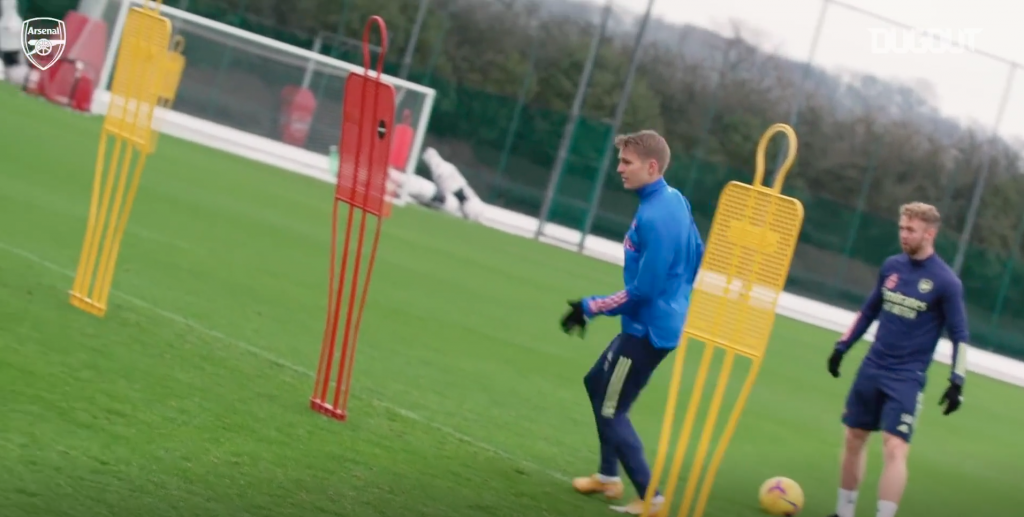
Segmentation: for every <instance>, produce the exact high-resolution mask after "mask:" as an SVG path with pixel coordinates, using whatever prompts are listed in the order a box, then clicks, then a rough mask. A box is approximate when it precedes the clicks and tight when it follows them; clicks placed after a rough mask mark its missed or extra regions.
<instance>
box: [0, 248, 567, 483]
mask: <svg viewBox="0 0 1024 517" xmlns="http://www.w3.org/2000/svg"><path fill="white" fill-rule="evenodd" d="M0 249H4V250H6V251H8V252H10V253H12V254H14V255H18V256H20V257H22V258H26V259H28V260H31V261H33V262H35V263H37V264H39V265H41V266H44V267H46V268H49V269H52V270H54V271H56V272H58V273H62V274H64V275H66V276H69V277H71V278H74V276H75V273H73V272H72V271H69V270H67V269H64V268H62V267H60V266H58V265H56V264H54V263H52V262H49V261H47V260H45V259H43V258H41V257H39V256H37V255H34V254H32V253H30V252H28V251H25V250H23V249H21V248H18V247H15V246H11V245H10V244H7V243H4V242H0ZM111 292H112V293H113V294H115V295H117V296H120V297H121V298H123V299H125V300H127V301H129V302H131V303H133V304H135V305H138V306H139V307H142V308H145V309H148V310H150V311H152V312H155V313H156V314H159V315H160V316H163V317H165V318H167V319H169V320H172V321H174V322H176V323H180V324H182V325H185V326H187V327H191V328H193V329H195V330H197V331H199V332H202V333H204V334H206V335H208V336H211V337H214V338H217V339H219V340H221V341H224V342H225V343H229V344H231V345H234V346H236V347H238V348H241V349H243V350H245V351H247V352H250V353H252V354H255V355H258V356H260V357H262V358H264V359H266V360H268V361H270V362H272V363H274V364H276V365H278V366H283V367H285V368H287V369H289V370H292V371H294V372H296V373H301V374H303V375H306V376H309V377H314V376H315V374H314V373H313V372H312V371H310V370H307V369H306V368H303V367H301V366H298V365H295V364H292V363H290V362H288V361H286V360H284V359H281V358H280V357H277V356H275V355H273V354H271V353H270V352H267V351H266V350H263V349H261V348H258V347H255V346H253V345H250V344H248V343H246V342H244V341H240V340H238V339H235V338H232V337H230V336H227V335H225V334H223V333H221V332H218V331H216V330H213V329H209V328H206V327H204V326H202V325H200V324H198V323H196V322H194V321H191V320H189V319H188V318H185V317H184V316H181V315H179V314H175V313H173V312H170V311H166V310H164V309H161V308H159V307H157V306H155V305H153V304H151V303H149V302H145V301H143V300H140V299H138V298H136V297H134V296H131V295H129V294H125V293H122V292H119V291H116V290H113V289H112V290H111ZM370 402H372V403H373V404H375V405H378V406H380V407H383V408H386V409H389V410H391V411H393V412H395V413H397V414H399V415H401V416H404V417H406V418H408V419H410V420H415V421H417V422H420V423H422V424H426V425H428V426H430V427H433V428H434V429H437V430H438V431H441V432H442V433H445V434H447V435H449V436H451V437H452V438H455V439H457V440H459V441H462V442H465V443H468V444H470V445H472V446H474V447H476V448H478V449H482V450H484V451H487V452H489V453H491V454H494V455H495V456H499V457H502V458H504V459H506V460H509V461H511V462H513V463H518V464H519V465H520V466H523V467H526V468H529V469H531V470H534V471H537V472H542V473H544V474H546V475H548V476H551V477H553V478H555V479H557V480H559V481H569V476H567V475H565V474H562V473H560V472H555V471H553V470H550V469H547V468H544V467H541V466H540V465H537V464H536V463H532V462H529V461H526V460H524V459H522V458H518V457H516V456H513V455H511V454H509V453H507V452H505V451H502V450H501V449H498V448H496V447H493V446H491V445H488V444H486V443H484V442H481V441H479V440H477V439H475V438H471V437H469V436H466V435H464V434H462V433H460V432H458V431H456V430H454V429H452V428H450V427H448V426H444V425H441V424H438V423H436V422H433V421H431V420H428V419H426V418H424V417H423V416H420V415H419V414H418V413H415V412H413V411H410V410H408V409H405V408H402V407H399V406H396V405H394V404H391V403H388V402H385V401H383V400H378V399H374V398H370Z"/></svg>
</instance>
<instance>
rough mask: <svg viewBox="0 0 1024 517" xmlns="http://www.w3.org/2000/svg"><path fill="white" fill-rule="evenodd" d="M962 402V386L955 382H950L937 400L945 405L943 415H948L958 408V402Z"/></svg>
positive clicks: (941, 404)
mask: <svg viewBox="0 0 1024 517" xmlns="http://www.w3.org/2000/svg"><path fill="white" fill-rule="evenodd" d="M963 402H964V387H963V386H961V385H959V384H957V383H955V382H950V383H949V387H948V388H946V392H945V393H943V394H942V399H940V400H939V405H940V406H946V409H944V410H943V411H942V414H943V415H948V414H950V413H952V412H954V411H956V410H957V409H960V404H963Z"/></svg>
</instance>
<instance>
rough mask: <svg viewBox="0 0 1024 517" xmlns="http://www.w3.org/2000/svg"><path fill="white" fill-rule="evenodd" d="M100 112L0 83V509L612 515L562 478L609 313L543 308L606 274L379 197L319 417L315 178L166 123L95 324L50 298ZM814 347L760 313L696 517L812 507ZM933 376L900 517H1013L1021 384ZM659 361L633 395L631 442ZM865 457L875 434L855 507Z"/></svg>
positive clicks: (656, 405) (606, 287)
mask: <svg viewBox="0 0 1024 517" xmlns="http://www.w3.org/2000/svg"><path fill="white" fill-rule="evenodd" d="M99 126H100V119H99V118H94V117H86V116H83V115H80V114H74V113H70V112H67V111H65V110H64V109H62V108H58V107H55V106H52V105H50V104H47V103H45V102H43V101H39V100H36V99H30V98H26V97H24V96H23V95H22V94H21V93H20V92H18V91H17V90H14V89H12V88H10V87H6V86H0V142H2V144H0V145H2V148H3V151H2V152H0V160H2V161H0V515H3V516H4V517H21V516H24V517H43V516H46V517H58V516H75V517H81V516H89V517H99V516H103V515H116V516H123V517H130V516H135V515H137V516H147V517H157V516H172V515H173V516H192V515H196V516H198V515H208V516H231V515H250V516H266V517H271V516H273V517H282V516H302V517H313V516H319V515H324V516H328V515H330V516H339V515H342V516H343V515H353V516H355V515H360V516H366V515H381V516H388V517H393V516H420V515H423V516H428V515H429V516H445V517H463V516H466V517H468V516H471V515H472V516H492V515H493V516H499V515H503V516H510V517H526V516H539V515H551V516H585V515H609V514H610V512H609V511H608V510H607V509H606V507H605V505H604V504H602V502H601V501H599V500H596V499H595V500H591V499H587V498H585V497H582V496H579V495H576V494H574V493H573V492H572V490H571V488H570V487H569V485H568V478H569V477H570V476H572V475H579V474H588V473H590V472H591V471H592V470H593V469H594V468H595V466H596V456H595V453H596V438H595V436H594V426H593V423H592V418H593V417H592V415H591V412H590V408H589V405H588V403H587V402H586V397H585V394H584V390H583V385H582V376H583V374H584V372H585V371H586V370H587V369H588V368H589V367H590V365H591V364H592V362H593V361H594V360H595V357H596V356H597V354H599V352H600V351H601V350H602V348H603V347H604V345H605V344H606V342H607V340H608V339H609V338H611V337H612V335H613V334H614V332H615V328H616V327H615V322H614V321H613V320H603V321H600V322H598V323H597V324H595V325H593V327H592V328H591V330H590V332H589V333H588V335H587V338H586V340H579V339H576V338H568V337H566V336H565V335H563V334H562V333H561V332H560V331H559V329H558V326H557V319H558V317H559V316H560V315H561V313H562V311H563V309H565V300H566V299H568V298H570V297H574V296H579V295H583V294H590V293H604V292H612V291H613V290H615V289H616V288H617V287H618V285H619V282H620V281H619V279H618V278H619V270H618V268H617V267H615V266H614V265H611V264H606V263H603V262H599V261H596V260H593V259H589V258H586V257H583V256H580V255H576V254H573V253H570V252H567V251H563V250H561V249H557V248H554V247H549V246H545V245H543V244H539V243H536V242H532V241H529V240H525V239H521V238H517V237H513V236H509V235H505V234H502V233H499V232H497V231H494V230H491V229H488V228H485V227H482V226H477V225H473V224H470V223H467V222H464V221H461V220H457V219H455V218H451V217H447V216H443V215H440V214H437V213H433V212H429V211H426V210H421V209H417V208H408V209H398V210H396V211H395V214H394V216H393V217H392V218H391V219H390V220H388V221H387V223H386V226H385V230H384V235H383V237H382V241H381V247H380V255H379V261H378V268H377V270H376V272H375V276H374V286H373V291H372V294H371V296H370V301H369V304H368V307H367V311H366V317H365V320H364V329H363V333H362V337H361V341H360V348H359V359H358V361H357V362H356V368H355V369H356V374H355V384H354V389H355V394H354V395H353V397H352V400H351V407H350V409H351V419H350V421H349V422H347V423H344V424H343V423H339V422H336V421H334V420H331V419H328V418H325V417H323V416H320V415H318V414H316V413H314V412H312V411H310V410H309V408H308V403H307V400H308V397H309V395H310V392H311V389H312V384H313V379H312V374H311V371H312V370H315V368H316V361H317V357H318V354H319V343H320V337H321V332H322V328H323V322H324V304H325V302H326V300H325V299H326V293H325V291H326V289H325V287H324V286H325V281H326V276H327V251H328V243H329V232H330V206H331V202H330V199H331V198H330V196H331V189H330V186H328V185H326V184H324V183H320V182H317V181H314V180H311V179H307V178H303V177H300V176H297V175H293V174H288V173H284V172H282V171H279V170H276V169H274V168H271V167H268V166H265V165H261V164H258V163H253V162H249V161H246V160H242V159H240V158H237V157H234V156H230V155H227V154H224V153H221V152H217V151H213V150H209V149H206V148H203V147H200V146H198V145H192V144H189V143H184V142H182V141H179V140H175V139H173V138H169V137H166V136H165V137H163V138H162V139H161V140H160V148H159V150H158V152H157V153H156V154H155V155H154V156H153V157H152V159H151V160H150V163H149V165H148V167H147V170H146V173H145V177H144V178H143V184H142V188H141V189H140V194H139V196H138V199H137V202H136V205H135V211H134V213H133V216H132V220H131V224H130V225H129V228H128V231H127V233H126V234H125V238H124V243H123V246H122V250H121V257H120V262H119V264H118V272H117V276H116V280H115V284H114V289H115V294H114V295H113V296H112V299H111V301H112V303H111V308H110V311H109V313H108V315H107V317H106V318H104V319H98V318H95V317H93V316H90V315H87V314H85V313H83V312H80V311H79V310H77V309H74V308H72V307H71V306H70V305H69V304H68V301H67V294H66V293H67V290H68V289H69V288H70V286H71V281H72V276H71V270H72V269H73V268H74V267H75V265H76V263H77V260H78V253H79V249H80V246H81V242H82V235H83V232H84V228H85V218H86V213H87V210H88V202H89V194H90V189H91V183H92V174H93V163H94V156H95V152H96V145H97V140H98V131H99ZM807 224H814V221H808V222H807ZM835 338H836V335H835V334H834V333H830V332H826V331H823V330H820V329H816V328H813V327H809V326H807V325H804V324H801V323H797V322H794V321H791V320H787V319H784V318H780V319H779V320H778V322H777V325H776V333H775V338H774V339H773V342H772V344H771V348H770V349H769V351H770V353H769V355H768V358H767V360H766V362H765V365H764V370H763V372H762V374H761V377H760V379H759V381H758V384H757V386H756V387H755V390H754V393H753V395H752V397H751V399H750V402H749V405H748V408H747V410H746V412H745V414H744V416H743V419H742V420H741V422H740V427H739V430H738V432H737V434H736V437H735V439H734V440H733V443H732V445H731V447H730V449H729V451H728V454H727V456H726V460H725V463H724V465H723V467H722V471H721V473H720V475H719V477H718V481H717V484H716V485H715V490H714V492H713V495H712V500H711V504H710V507H709V509H708V512H707V515H709V516H720V517H743V516H754V515H758V514H759V511H758V510H757V498H756V492H757V487H758V485H759V484H760V483H761V482H762V481H763V480H765V479H766V478H768V477H770V476H773V475H785V476H789V477H792V478H795V479H796V480H798V481H799V482H800V483H801V484H802V485H803V487H804V489H805V491H806V493H807V503H808V504H807V508H806V511H805V513H804V515H810V516H815V517H817V516H824V515H826V514H827V513H831V510H832V509H833V504H834V498H835V489H836V480H837V471H838V458H839V448H840V443H841V431H840V425H839V422H838V419H839V414H840V408H841V403H842V400H843V396H844V393H845V389H846V388H847V387H848V385H849V383H850V379H851V378H852V373H853V371H854V367H855V366H856V362H857V360H858V359H859V358H860V356H861V355H862V354H863V352H864V351H865V350H866V346H865V345H864V344H861V345H859V346H858V348H857V351H856V352H855V353H854V354H853V355H854V356H853V357H851V358H850V359H849V362H848V363H847V365H846V371H845V375H844V376H843V377H842V378H841V379H840V380H833V379H832V378H831V377H829V376H828V374H827V373H826V371H825V359H826V356H827V353H828V350H829V346H830V344H831V342H832V341H833V340H834V339H835ZM694 356H695V354H691V355H688V356H687V359H688V361H689V363H688V364H690V365H692V364H694V363H695V362H696V361H695V359H696V357H694ZM671 358H674V356H670V360H671ZM947 368H948V367H947V366H945V365H941V364H937V365H936V366H935V367H934V368H933V370H932V372H931V379H932V384H931V385H930V387H929V388H928V391H927V394H926V395H927V406H926V407H925V409H924V413H923V415H922V417H921V421H922V423H921V427H920V429H919V434H918V437H917V440H916V441H915V445H914V449H913V453H912V455H911V465H910V469H911V476H910V486H909V489H908V493H907V495H906V498H905V501H904V504H903V506H902V508H901V513H900V517H936V516H947V515H948V516H970V517H974V516H999V517H1002V516H1007V517H1008V516H1011V515H1020V508H1022V507H1024V490H1021V483H1022V481H1021V480H1022V478H1021V475H1022V472H1024V452H1022V451H1024V446H1022V444H1021V438H1019V437H1017V436H1019V433H1020V430H1021V429H1024V391H1021V390H1020V389H1019V388H1016V387H1012V386H1009V385H1006V384H1001V383H998V382H996V381H992V380H989V379H985V378H982V377H980V376H974V377H972V378H971V379H970V381H969V384H968V388H967V397H966V405H965V406H964V408H963V409H962V410H961V412H959V413H957V414H955V415H954V416H952V417H943V416H942V415H941V414H940V410H939V407H938V406H937V401H938V398H939V395H940V393H941V391H942V389H943V387H944V386H943V385H944V382H943V379H944V377H945V375H946V372H947ZM688 371H691V372H692V368H689V369H688ZM669 374H670V367H669V366H668V365H667V364H666V365H665V366H663V367H662V369H661V370H660V371H659V372H658V374H657V375H656V377H655V378H654V379H653V380H652V383H651V385H650V386H649V388H648V389H647V391H646V393H645V394H644V396H643V397H642V398H641V400H640V401H639V402H638V404H637V405H636V406H635V409H634V410H633V420H634V422H635V423H636V425H637V427H638V429H639V432H640V434H641V436H642V437H643V438H644V440H645V441H646V443H647V445H648V455H649V456H653V454H654V449H655V448H656V444H657V439H658V432H659V429H660V423H661V414H662V411H663V404H664V400H665V395H666V392H667V386H668V378H669ZM691 378H692V376H691ZM711 387H712V386H711V385H709V388H708V390H706V393H707V394H708V396H710V392H711ZM684 396H685V395H684ZM680 412H681V410H680ZM691 457H692V455H691ZM880 459H881V456H880V449H879V444H878V443H877V442H876V443H874V449H873V451H872V454H871V456H870V467H869V471H868V476H867V481H866V486H865V488H864V490H863V491H862V497H861V499H862V503H861V505H860V512H859V513H858V515H860V516H862V517H863V516H870V515H874V494H875V484H876V480H877V475H878V467H879V466H880V463H881V462H880ZM677 500H678V499H677Z"/></svg>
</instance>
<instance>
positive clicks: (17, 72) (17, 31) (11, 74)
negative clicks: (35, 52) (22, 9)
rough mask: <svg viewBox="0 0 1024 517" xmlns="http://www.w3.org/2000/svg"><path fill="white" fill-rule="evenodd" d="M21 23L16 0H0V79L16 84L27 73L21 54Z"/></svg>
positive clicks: (23, 78)
mask: <svg viewBox="0 0 1024 517" xmlns="http://www.w3.org/2000/svg"><path fill="white" fill-rule="evenodd" d="M21 24H22V20H21V15H19V14H18V2H17V0H0V81H9V82H12V83H15V84H18V85H20V84H22V83H23V82H24V80H25V75H27V74H28V65H27V64H26V63H25V62H24V61H25V58H24V57H23V56H22V52H23V50H22V48H21Z"/></svg>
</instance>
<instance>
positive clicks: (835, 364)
mask: <svg viewBox="0 0 1024 517" xmlns="http://www.w3.org/2000/svg"><path fill="white" fill-rule="evenodd" d="M842 363H843V353H842V352H840V351H839V349H838V348H837V349H835V350H832V355H830V356H828V373H831V374H832V377H834V378H836V379H838V378H839V365H840V364H842Z"/></svg>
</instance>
